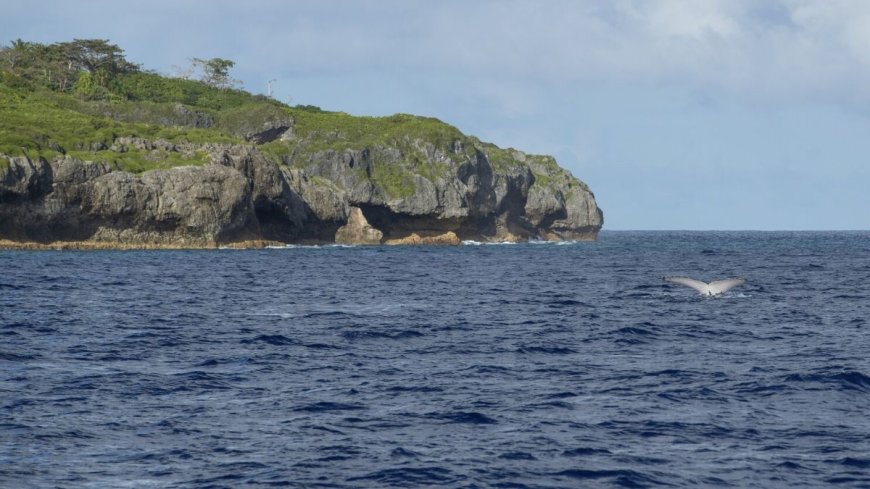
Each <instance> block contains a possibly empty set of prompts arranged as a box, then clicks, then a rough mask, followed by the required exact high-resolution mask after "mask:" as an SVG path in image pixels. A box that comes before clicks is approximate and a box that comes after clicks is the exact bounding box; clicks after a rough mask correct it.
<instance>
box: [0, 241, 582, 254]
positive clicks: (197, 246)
mask: <svg viewBox="0 0 870 489" xmlns="http://www.w3.org/2000/svg"><path fill="white" fill-rule="evenodd" d="M418 239H419V238H418ZM543 241H547V242H550V243H554V244H557V243H572V242H594V241H597V239H595V238H588V239H577V240H543ZM528 242H532V241H474V240H472V241H452V240H451V241H449V242H438V241H437V240H432V241H429V240H413V239H412V240H391V241H387V242H384V243H380V244H356V243H331V242H324V243H314V242H311V243H284V242H281V241H270V240H247V241H235V242H229V243H116V242H108V241H52V242H49V243H41V242H38V241H14V240H10V239H0V251H147V250H156V251H160V250H166V251H181V250H215V251H217V250H227V249H230V250H263V249H269V248H285V247H293V246H330V245H335V246H354V247H356V246H359V247H374V246H390V247H394V246H399V247H403V246H411V247H413V246H465V245H498V244H522V243H528Z"/></svg>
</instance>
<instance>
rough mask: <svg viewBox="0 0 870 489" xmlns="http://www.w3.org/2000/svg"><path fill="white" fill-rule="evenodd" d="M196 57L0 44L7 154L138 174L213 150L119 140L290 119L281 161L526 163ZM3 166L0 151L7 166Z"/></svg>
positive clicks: (209, 136)
mask: <svg viewBox="0 0 870 489" xmlns="http://www.w3.org/2000/svg"><path fill="white" fill-rule="evenodd" d="M194 63H195V64H197V65H198V66H199V67H200V68H201V71H202V75H201V77H200V79H197V80H194V79H184V78H177V77H168V76H163V75H160V74H157V73H155V72H152V71H148V70H145V69H143V68H142V67H140V66H139V65H136V64H134V63H131V62H129V61H128V60H127V59H126V58H125V57H124V52H123V50H122V49H121V48H119V47H118V46H116V45H113V44H111V43H109V42H108V41H104V40H75V41H72V42H65V43H55V44H50V45H44V44H38V43H30V42H25V41H20V40H19V41H15V42H13V43H11V45H9V46H6V47H2V48H0V100H2V103H0V153H3V154H6V155H10V156H18V155H21V154H26V155H28V156H31V157H33V156H41V157H43V158H46V159H48V160H50V159H52V158H54V157H57V156H59V155H61V154H69V155H71V156H74V157H77V158H80V159H82V160H90V161H105V162H109V163H111V164H113V165H114V167H115V168H117V169H119V170H125V171H130V172H133V173H141V172H143V171H147V170H151V169H158V168H168V167H172V166H179V165H196V164H203V163H206V162H207V156H206V155H205V154H204V153H202V152H194V153H187V154H182V153H178V152H167V153H166V154H164V155H162V157H159V158H156V157H155V156H154V153H153V152H142V151H136V150H129V149H128V150H126V151H124V152H119V151H114V150H113V147H112V143H113V141H114V140H115V139H116V138H119V137H128V136H133V137H138V138H143V139H148V140H159V139H163V140H166V141H168V142H171V143H175V144H177V143H194V144H203V143H245V142H247V141H248V140H250V136H251V135H252V134H255V133H256V132H257V131H258V130H261V129H262V128H263V127H264V125H268V124H270V123H275V122H276V121H278V122H280V121H283V122H285V123H289V124H290V125H291V127H292V138H282V140H281V141H277V140H276V141H271V142H265V143H264V144H261V145H260V150H261V151H262V152H263V153H264V154H266V155H267V156H268V157H270V159H273V160H274V162H275V163H276V164H282V165H288V166H296V165H302V164H305V162H306V161H307V159H306V157H307V156H310V155H313V154H315V153H317V152H323V151H328V150H335V151H344V150H348V149H350V150H360V149H364V148H373V147H393V148H398V149H399V150H402V152H403V154H406V155H410V157H408V158H405V160H406V161H404V162H403V164H404V165H406V166H407V165H410V166H413V167H414V172H415V173H417V174H423V175H426V173H432V174H433V175H432V176H434V173H437V172H438V171H439V169H438V168H437V166H432V164H431V162H429V163H428V164H425V163H424V162H423V161H422V159H423V158H420V157H416V156H414V155H415V154H416V153H419V151H418V149H419V148H416V149H415V144H417V143H419V141H421V140H422V141H425V142H427V143H429V144H432V145H434V147H436V148H448V147H452V148H456V147H461V148H465V149H464V151H474V150H475V149H481V150H483V151H485V152H486V153H487V156H488V158H489V160H490V162H491V163H492V165H493V167H494V168H495V169H497V170H505V171H510V168H509V167H510V166H512V165H516V164H517V163H518V162H517V161H516V160H515V158H514V157H513V156H512V153H513V150H506V149H501V148H498V147H496V146H494V145H491V144H487V143H482V142H481V141H479V140H477V139H476V138H473V137H468V136H465V135H463V134H462V133H461V132H460V131H459V130H458V129H456V128H455V127H453V126H450V125H448V124H445V123H443V122H441V121H439V120H437V119H434V118H427V117H418V116H411V115H404V114H397V115H393V116H389V117H357V116H351V115H348V114H345V113H342V112H327V111H322V110H320V109H319V108H318V107H313V106H295V107H291V106H288V105H286V104H283V103H281V102H279V101H277V100H274V99H272V98H269V97H266V96H264V95H255V94H252V93H249V92H247V91H245V90H241V89H238V88H236V87H235V83H234V82H233V80H232V79H231V78H229V72H228V70H229V68H231V67H232V64H233V63H232V61H229V60H223V59H219V58H215V59H212V60H198V59H194ZM457 142H459V143H460V145H458V146H457V144H456V143H457ZM405 150H407V151H405ZM530 158H532V159H533V163H535V167H536V168H538V169H539V170H538V171H536V174H537V175H538V176H539V178H540V180H541V183H543V181H544V180H547V179H551V178H553V177H554V176H557V177H562V176H563V174H564V177H566V178H567V177H568V175H567V173H566V172H564V170H561V169H560V168H558V166H557V165H556V163H555V161H553V160H552V158H549V157H531V156H530ZM5 164H7V163H6V162H5V160H3V159H0V165H5ZM377 168H378V170H379V171H378V172H376V174H374V175H372V179H373V180H374V181H376V182H378V183H380V184H381V185H382V186H383V187H384V188H385V189H388V190H391V193H393V194H396V195H399V196H400V195H407V194H409V193H413V191H414V188H413V182H412V181H411V180H412V179H409V178H403V173H404V172H403V168H402V166H401V165H399V166H396V165H393V166H384V165H381V166H379V167H377ZM377 173H380V174H377ZM562 179H563V178H559V180H562Z"/></svg>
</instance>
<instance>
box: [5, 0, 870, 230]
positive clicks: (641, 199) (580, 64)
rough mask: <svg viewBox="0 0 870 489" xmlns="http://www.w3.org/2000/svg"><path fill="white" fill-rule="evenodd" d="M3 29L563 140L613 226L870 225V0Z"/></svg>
mask: <svg viewBox="0 0 870 489" xmlns="http://www.w3.org/2000/svg"><path fill="white" fill-rule="evenodd" d="M0 11H2V12H3V15H2V16H0V42H2V43H4V44H8V43H9V42H10V41H12V40H15V39H19V38H20V39H24V40H27V41H37V42H43V43H51V42H59V41H68V40H72V39H74V38H80V39H84V38H99V39H108V40H110V41H111V42H113V43H115V44H118V45H119V46H120V47H121V48H123V49H124V50H125V53H126V55H127V59H129V60H131V61H133V62H137V63H141V64H142V65H143V67H144V68H147V69H151V70H155V71H157V72H160V73H164V74H170V75H171V74H177V73H180V71H181V70H183V69H184V68H186V67H188V66H189V65H190V59H191V58H193V57H197V58H212V57H220V58H227V59H231V60H233V61H235V62H236V66H235V67H234V68H233V71H232V72H231V74H232V75H233V77H234V78H237V79H239V80H240V81H241V82H242V83H243V88H245V89H246V90H248V91H251V92H254V93H266V90H267V83H268V82H269V81H270V80H274V82H273V83H272V87H273V91H274V96H275V97H276V98H278V99H280V100H282V101H285V102H290V103H291V104H293V105H295V104H306V105H317V106H320V107H322V108H324V109H327V110H337V111H343V112H348V113H351V114H356V115H389V114H393V113H411V114H419V115H426V116H432V117H437V118H438V119H441V120H443V121H445V122H447V123H450V124H452V125H454V126H456V127H457V128H459V129H460V130H462V131H463V132H465V133H466V134H473V135H475V136H477V137H479V138H480V139H482V140H484V141H490V142H493V143H495V144H497V145H499V146H501V147H513V148H516V149H520V150H523V151H525V152H527V153H539V154H551V155H553V156H555V157H556V159H557V161H558V162H559V164H560V165H561V166H563V167H564V168H567V169H568V170H569V171H571V173H572V174H574V175H575V176H576V177H578V178H580V179H581V180H583V181H585V182H586V183H588V184H589V186H590V187H591V189H592V191H593V192H594V193H595V196H596V200H597V201H598V204H599V206H600V207H601V208H602V209H603V211H604V217H605V229H611V230H623V229H635V230H667V229H679V230H682V229H686V230H850V229H860V230H867V229H870V191H868V187H870V164H868V163H870V161H868V156H870V1H865V0H682V1H681V0H649V1H641V0H611V1H604V0H565V1H562V0H536V1H531V0H529V1H525V0H440V1H437V2H436V1H430V0H421V1H418V0H381V1H376V0H370V1H365V0H358V1H338V0H336V1H330V0H319V1H318V0H313V1H303V0H298V1H292V0H284V1H282V0H246V1H245V2H240V1H237V0H234V1H226V0H211V1H192V0H171V1H166V0H150V1H148V2H138V1H137V2H132V1H122V0H110V1H104V0H77V1H74V2H71V1H68V0H59V1H54V0H0Z"/></svg>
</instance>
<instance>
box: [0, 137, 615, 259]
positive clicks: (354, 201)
mask: <svg viewBox="0 0 870 489" xmlns="http://www.w3.org/2000/svg"><path fill="white" fill-rule="evenodd" d="M244 137H245V138H246V139H248V140H250V141H252V142H254V143H260V142H265V141H273V140H275V139H276V138H279V137H280V138H281V140H282V141H285V142H286V144H287V145H288V147H290V148H292V151H289V152H288V153H286V154H285V155H284V156H283V157H282V160H281V161H277V160H275V159H274V158H271V157H269V156H267V155H266V154H265V153H263V152H261V151H260V149H259V148H258V147H257V146H256V145H254V144H250V145H240V144H214V143H207V144H198V145H197V144H192V143H171V142H168V141H163V140H155V141H149V140H146V139H141V138H134V137H118V138H116V139H115V140H114V142H112V144H111V145H110V147H108V148H98V149H95V150H94V151H95V152H94V153H93V154H94V161H83V160H81V159H77V158H75V157H72V156H69V155H61V156H58V157H56V158H55V159H53V160H52V161H46V160H44V159H42V158H29V157H26V156H18V157H10V156H3V155H0V240H4V239H5V240H10V241H7V243H8V242H16V243H23V242H34V243H43V244H44V243H55V242H83V243H100V244H99V245H95V246H97V247H100V246H103V245H108V246H111V245H112V244H115V245H117V246H118V247H129V246H137V245H140V246H142V247H150V246H154V247H176V246H181V247H209V246H217V245H221V244H227V243H239V242H255V243H256V242H283V243H330V242H339V243H353V244H378V243H406V244H458V243H459V242H460V240H464V239H472V240H477V241H494V240H497V241H504V240H510V241H522V240H526V239H530V238H541V239H551V240H574V239H584V240H585V239H594V238H595V236H596V234H597V232H598V230H599V229H600V228H601V225H602V213H601V211H600V209H598V207H597V205H596V203H595V199H594V196H593V195H592V193H591V192H590V191H589V189H588V187H587V186H586V185H585V184H583V183H582V182H580V181H579V180H577V179H575V178H574V177H573V176H571V175H570V174H569V173H568V172H567V171H565V170H563V169H562V168H560V167H558V165H556V163H555V161H554V160H552V158H549V157H542V156H531V155H526V154H524V153H521V152H518V151H513V152H509V151H508V150H497V151H498V152H499V153H498V154H497V155H496V154H495V151H496V149H491V148H489V147H488V146H486V145H483V144H482V143H479V142H477V141H476V140H473V138H468V139H465V140H454V141H448V142H442V143H441V144H440V145H439V144H436V143H433V142H430V141H425V140H423V139H405V140H402V141H400V143H397V144H395V145H385V144H377V145H371V146H368V147H364V148H360V149H336V148H329V147H327V148H319V147H313V146H314V145H313V144H312V141H311V140H306V139H301V138H296V137H295V136H294V133H293V128H292V121H288V120H277V121H273V122H270V123H266V124H264V125H263V126H259V127H257V128H255V129H251V130H249V131H248V132H246V133H245V134H244ZM101 151H105V152H114V153H116V154H117V153H124V152H126V151H136V152H139V153H143V154H145V155H146V157H149V158H152V159H160V158H169V157H170V156H172V155H176V154H177V155H179V157H181V156H184V157H192V156H193V155H197V154H204V155H206V157H205V158H204V160H205V161H206V163H205V164H200V165H190V166H177V167H172V168H166V169H155V170H150V171H145V172H143V173H139V174H136V173H131V172H127V171H122V170H121V169H119V168H117V167H116V166H115V165H114V164H113V163H111V161H110V160H108V159H101V158H100V154H101ZM506 154H507V156H505V155H506ZM496 156H497V158H496Z"/></svg>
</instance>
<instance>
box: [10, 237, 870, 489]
mask: <svg viewBox="0 0 870 489" xmlns="http://www.w3.org/2000/svg"><path fill="white" fill-rule="evenodd" d="M672 274H687V275H690V276H694V277H697V278H703V279H716V278H723V277H728V276H734V275H742V276H746V277H748V278H749V283H748V284H746V285H743V286H741V287H739V288H736V289H733V290H732V291H731V292H729V293H727V294H726V295H725V296H723V297H719V298H714V299H705V298H702V297H700V296H697V295H695V293H694V292H693V291H691V290H690V289H687V288H683V287H680V286H676V285H671V284H667V283H664V282H663V281H662V280H661V277H662V276H663V275H672ZM868 283H870V233H627V232H609V233H603V234H602V235H601V237H600V240H599V241H598V242H596V243H580V244H573V245H564V246H560V245H536V244H528V245H512V246H507V245H504V246H462V247H447V248H429V247H416V248H415V247H401V248H393V247H373V248H335V247H324V248H295V249H281V250H262V251H229V250H227V251H201V252H200V251H178V252H160V251H142V252H71V251H66V252H20V251H18V252H12V251H6V252H0V487H4V488H18V487H38V488H42V487H94V488H97V487H98V488H103V487H273V486H276V487H281V486H286V487H306V488H309V487H310V488H320V487H335V488H338V487H498V488H524V487H528V488H545V487H547V488H549V487H656V486H672V487H698V486H709V487H714V486H722V487H729V486H734V487H870V360H868V356H870V330H868V321H870V319H868V318H870V288H868V285H867V284H868Z"/></svg>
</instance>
